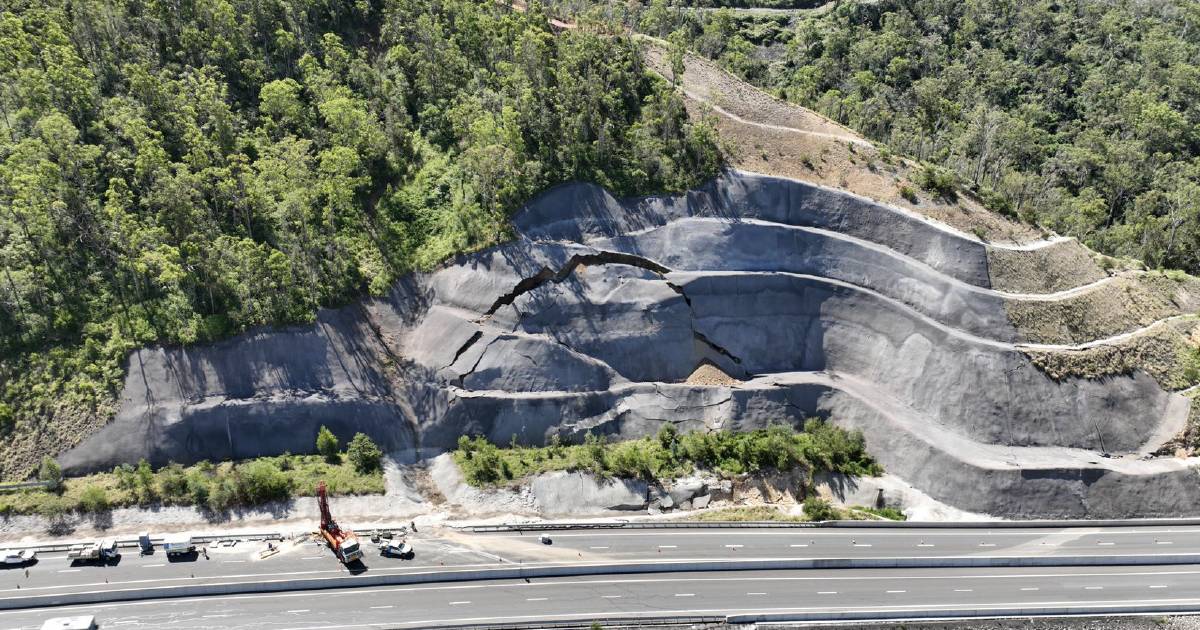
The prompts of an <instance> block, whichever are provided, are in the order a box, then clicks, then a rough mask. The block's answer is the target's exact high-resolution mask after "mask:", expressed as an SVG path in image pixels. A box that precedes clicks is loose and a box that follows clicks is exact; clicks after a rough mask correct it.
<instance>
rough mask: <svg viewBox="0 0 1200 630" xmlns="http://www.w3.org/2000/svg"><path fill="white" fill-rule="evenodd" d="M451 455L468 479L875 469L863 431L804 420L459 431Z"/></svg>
mask: <svg viewBox="0 0 1200 630" xmlns="http://www.w3.org/2000/svg"><path fill="white" fill-rule="evenodd" d="M454 461H455V462H456V463H457V464H458V466H459V468H460V469H461V470H462V471H463V474H464V476H465V477H466V480H467V482H468V483H470V484H472V485H475V486H490V485H500V484H505V483H508V482H511V481H513V480H517V479H522V478H524V477H528V476H530V475H536V474H539V473H543V472H547V471H552V470H584V471H589V472H592V473H593V474H596V475H601V476H616V477H631V478H632V477H636V478H641V479H645V480H648V481H656V480H657V481H662V480H670V479H674V478H677V477H681V476H684V475H687V474H689V473H691V472H692V471H694V470H696V469H704V470H711V471H714V472H718V473H720V474H722V475H727V476H734V475H740V474H743V473H751V472H756V471H759V470H765V469H776V470H791V469H793V468H796V467H800V468H803V469H805V470H806V471H807V473H808V474H809V475H812V474H813V473H817V472H839V473H844V474H848V475H866V476H873V475H878V474H880V473H881V469H880V467H879V465H878V464H876V463H875V462H874V461H873V460H872V459H871V458H870V456H869V455H867V453H866V450H865V448H864V443H863V436H862V434H861V433H859V432H857V431H853V432H851V431H846V430H845V429H842V428H840V427H836V426H834V425H832V424H829V423H827V422H823V421H821V420H817V419H812V420H809V421H808V422H806V423H805V425H804V429H803V430H801V431H797V430H795V429H794V428H792V427H790V426H786V425H773V426H771V427H770V428H767V429H759V430H756V431H746V432H732V431H715V432H701V431H695V432H691V433H685V434H679V433H678V432H677V430H676V429H675V426H674V425H671V424H666V425H663V428H662V429H661V430H660V431H659V432H658V434H657V435H656V436H654V437H647V438H642V439H637V440H626V441H620V442H609V441H607V440H606V439H605V438H604V437H597V436H594V435H591V434H588V435H587V436H585V438H584V441H583V443H582V444H563V443H561V442H559V441H558V440H557V439H556V440H554V442H553V443H551V444H550V445H549V446H541V447H531V446H519V445H517V444H516V443H515V441H514V443H512V444H510V445H509V446H508V447H506V448H501V447H498V446H496V445H495V444H492V443H491V442H488V441H487V440H486V439H484V438H483V437H478V436H477V437H475V438H469V437H466V436H463V437H461V438H459V442H458V449H457V450H455V451H454Z"/></svg>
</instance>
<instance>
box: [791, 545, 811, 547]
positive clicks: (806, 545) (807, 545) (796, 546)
mask: <svg viewBox="0 0 1200 630" xmlns="http://www.w3.org/2000/svg"><path fill="white" fill-rule="evenodd" d="M788 546H789V547H807V546H808V545H788Z"/></svg>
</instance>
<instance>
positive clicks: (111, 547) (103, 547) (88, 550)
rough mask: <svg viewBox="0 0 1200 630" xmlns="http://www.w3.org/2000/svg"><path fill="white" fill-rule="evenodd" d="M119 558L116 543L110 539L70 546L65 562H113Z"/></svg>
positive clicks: (119, 553) (119, 554)
mask: <svg viewBox="0 0 1200 630" xmlns="http://www.w3.org/2000/svg"><path fill="white" fill-rule="evenodd" d="M120 556H121V552H120V550H118V549H117V541H116V540H115V539H112V538H109V539H106V540H98V541H95V542H90V543H79V544H75V545H71V547H70V548H69V549H67V560H70V561H71V562H76V561H79V562H88V561H91V560H101V561H104V560H113V559H116V558H119V557H120Z"/></svg>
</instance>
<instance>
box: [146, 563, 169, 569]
mask: <svg viewBox="0 0 1200 630" xmlns="http://www.w3.org/2000/svg"><path fill="white" fill-rule="evenodd" d="M165 566H167V565H165V564H144V565H142V568H143V569H153V568H154V567H165Z"/></svg>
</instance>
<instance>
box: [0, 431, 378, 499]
mask: <svg viewBox="0 0 1200 630" xmlns="http://www.w3.org/2000/svg"><path fill="white" fill-rule="evenodd" d="M322 429H324V427H322ZM329 435H330V436H332V433H330V434H329ZM381 457H382V452H381V451H380V450H379V447H378V446H376V445H375V444H374V442H372V441H371V439H370V438H368V437H367V436H366V435H363V434H362V433H359V434H358V435H356V436H355V437H354V439H353V440H351V442H350V445H349V448H348V449H347V450H346V451H344V452H343V451H338V450H337V449H336V438H334V449H333V450H332V451H328V452H325V453H322V454H317V455H292V454H284V455H279V456H275V457H259V458H256V459H249V460H243V461H238V462H220V463H212V462H207V461H204V462H200V463H197V464H194V465H191V466H181V465H179V464H169V465H167V466H163V467H161V468H158V469H154V468H152V467H151V466H150V464H149V463H147V462H146V461H145V460H142V461H141V462H139V463H138V464H137V465H136V466H132V465H129V464H123V465H121V466H117V467H116V468H114V469H113V470H112V471H111V472H106V473H96V474H92V475H86V476H82V477H68V478H63V477H62V472H61V469H60V468H59V467H58V464H57V463H55V462H54V460H53V459H50V458H49V457H47V458H45V459H43V461H42V465H41V467H40V469H39V475H38V476H39V479H40V480H41V481H45V482H47V483H48V485H47V487H46V488H45V489H24V490H16V491H10V492H8V493H5V494H0V515H10V514H41V515H43V516H46V517H48V518H58V517H62V516H65V515H67V514H68V513H71V512H80V513H96V512H104V511H106V510H110V509H113V508H121V507H130V506H143V507H149V506H154V505H185V506H188V505H190V506H197V507H199V508H202V509H204V510H208V511H210V512H224V511H226V510H230V509H236V508H247V507H253V506H256V505H261V504H264V503H269V502H272V501H286V500H288V499H290V498H292V497H296V496H313V495H315V493H316V486H317V482H318V481H325V483H326V485H327V486H328V488H329V493H330V494H331V495H333V496H339V495H359V494H382V493H383V492H384V480H383V469H382V465H381Z"/></svg>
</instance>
